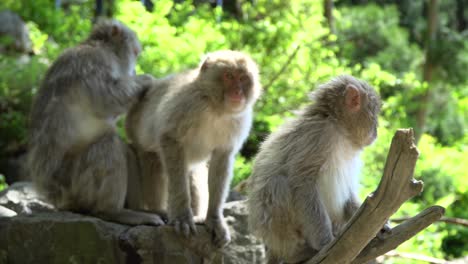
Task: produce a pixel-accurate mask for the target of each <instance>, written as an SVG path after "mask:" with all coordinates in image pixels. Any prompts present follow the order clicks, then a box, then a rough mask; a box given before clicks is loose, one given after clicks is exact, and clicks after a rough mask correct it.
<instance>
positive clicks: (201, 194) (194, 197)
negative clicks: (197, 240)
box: [190, 163, 208, 223]
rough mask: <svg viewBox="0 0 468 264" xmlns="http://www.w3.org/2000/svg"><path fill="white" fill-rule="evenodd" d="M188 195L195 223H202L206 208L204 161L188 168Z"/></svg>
mask: <svg viewBox="0 0 468 264" xmlns="http://www.w3.org/2000/svg"><path fill="white" fill-rule="evenodd" d="M190 197H191V207H192V212H193V217H194V219H195V222H196V223H203V222H204V221H205V218H206V213H207V210H208V168H207V165H206V163H202V164H198V165H196V166H194V167H193V168H191V170H190Z"/></svg>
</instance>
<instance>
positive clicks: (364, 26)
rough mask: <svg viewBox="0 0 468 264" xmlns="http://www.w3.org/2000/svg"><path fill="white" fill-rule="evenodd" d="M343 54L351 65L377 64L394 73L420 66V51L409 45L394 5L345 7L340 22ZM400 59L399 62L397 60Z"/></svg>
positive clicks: (340, 15) (338, 32) (341, 51)
mask: <svg viewBox="0 0 468 264" xmlns="http://www.w3.org/2000/svg"><path fill="white" fill-rule="evenodd" d="M337 35H338V44H339V46H340V47H342V48H341V50H340V53H339V54H340V55H341V56H343V57H344V58H347V59H349V60H350V62H349V63H350V64H351V65H352V64H356V63H369V62H376V63H377V64H379V65H380V66H381V67H382V68H384V69H386V70H391V71H394V72H406V71H408V70H414V69H415V68H416V67H417V66H419V64H420V61H419V59H418V58H421V56H422V52H421V50H420V49H419V48H418V47H417V46H416V45H414V44H411V43H410V42H409V38H408V32H407V31H406V30H404V29H403V28H401V27H400V26H399V20H398V10H397V8H396V7H395V6H385V7H380V6H377V5H375V4H369V5H364V6H359V7H354V6H353V7H349V8H348V7H346V8H342V9H341V10H340V12H339V19H338V21H337ZM395 56H398V59H394V57H395Z"/></svg>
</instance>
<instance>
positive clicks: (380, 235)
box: [377, 222, 392, 239]
mask: <svg viewBox="0 0 468 264" xmlns="http://www.w3.org/2000/svg"><path fill="white" fill-rule="evenodd" d="M390 234H392V228H391V227H390V224H389V223H388V222H387V223H385V225H384V226H383V227H382V229H380V231H379V233H377V238H379V239H384V238H385V237H386V236H388V235H390Z"/></svg>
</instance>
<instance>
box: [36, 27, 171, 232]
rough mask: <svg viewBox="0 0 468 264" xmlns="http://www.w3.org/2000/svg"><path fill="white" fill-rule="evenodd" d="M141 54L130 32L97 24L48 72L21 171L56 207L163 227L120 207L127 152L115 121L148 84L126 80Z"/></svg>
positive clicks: (140, 79)
mask: <svg viewBox="0 0 468 264" xmlns="http://www.w3.org/2000/svg"><path fill="white" fill-rule="evenodd" d="M140 51H141V46H140V43H139V41H138V38H137V36H136V35H135V33H134V32H133V31H132V30H130V29H129V28H128V27H126V26H125V25H123V24H121V23H120V22H117V21H104V22H102V23H100V24H98V25H97V26H96V27H95V28H94V29H93V30H92V32H91V34H90V36H89V37H88V39H86V40H85V41H84V42H83V43H81V44H80V45H78V46H77V47H74V48H70V49H68V50H66V51H65V52H64V53H63V54H61V55H60V56H59V58H58V59H57V60H56V61H55V62H54V63H53V65H52V66H51V67H50V68H49V70H48V71H47V73H46V76H45V78H44V80H43V82H42V85H41V87H40V89H39V91H38V93H37V95H36V98H35V101H34V104H33V107H32V111H31V115H30V138H29V154H28V168H29V171H30V174H31V176H32V178H33V181H34V183H35V184H36V186H37V187H38V190H39V192H40V193H42V194H44V196H45V197H46V198H47V199H48V200H49V201H50V202H52V203H53V204H54V205H55V206H56V207H57V208H59V209H63V210H71V211H76V212H84V213H89V214H92V215H96V216H99V217H102V218H104V219H107V220H111V221H115V222H120V223H123V224H131V225H136V224H153V225H161V224H163V223H164V221H163V219H162V218H161V217H160V216H158V215H156V214H149V213H144V212H136V211H132V210H128V209H124V208H123V207H124V202H125V196H126V192H127V177H128V170H127V159H126V156H127V153H128V151H129V150H128V149H127V146H126V145H125V144H124V143H123V142H122V141H121V139H120V138H119V137H118V135H117V133H116V129H115V123H116V120H117V117H118V116H119V115H121V114H123V113H125V112H126V111H127V110H128V108H129V107H130V106H131V105H132V104H133V103H135V102H136V101H137V100H138V97H141V96H143V93H144V92H145V90H146V89H147V87H148V85H149V84H150V83H151V82H152V79H153V78H152V77H151V76H149V75H140V76H134V75H133V72H134V67H135V63H136V59H137V57H138V54H139V53H140Z"/></svg>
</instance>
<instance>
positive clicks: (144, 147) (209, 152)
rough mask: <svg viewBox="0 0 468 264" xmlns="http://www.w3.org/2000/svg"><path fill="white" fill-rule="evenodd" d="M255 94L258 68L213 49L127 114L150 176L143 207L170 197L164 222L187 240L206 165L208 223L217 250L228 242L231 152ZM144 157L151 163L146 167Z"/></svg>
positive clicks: (243, 132) (242, 135)
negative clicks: (225, 205)
mask: <svg viewBox="0 0 468 264" xmlns="http://www.w3.org/2000/svg"><path fill="white" fill-rule="evenodd" d="M260 92H261V87H260V83H259V73H258V68H257V65H256V64H255V62H254V61H253V60H252V59H251V58H250V57H249V56H247V55H245V54H243V53H241V52H238V51H217V52H213V53H211V54H208V55H207V56H206V59H204V60H202V62H201V63H200V65H199V67H197V68H196V69H192V70H189V71H186V72H183V73H180V74H175V75H171V76H169V77H166V78H163V79H159V80H156V81H155V82H154V84H153V87H152V88H151V90H149V91H148V93H147V95H146V96H145V98H144V99H143V101H142V103H140V104H138V105H135V106H134V107H133V108H132V109H131V111H130V112H129V115H128V116H127V135H128V136H129V139H130V140H131V141H132V144H134V145H135V146H137V148H138V149H139V150H140V151H139V153H140V159H141V161H143V162H142V163H145V164H146V165H145V164H143V166H142V167H143V168H145V167H146V169H143V170H144V171H145V170H146V172H148V171H149V173H143V181H146V182H150V183H151V184H143V186H144V187H145V188H146V190H147V191H144V190H143V193H146V194H144V196H150V197H149V199H150V201H147V202H146V204H153V205H154V206H156V208H157V209H162V208H160V207H165V206H166V204H165V201H164V200H165V199H168V204H167V207H168V208H167V209H168V213H169V219H170V221H171V222H172V223H173V224H174V225H175V228H176V230H177V232H179V233H183V234H184V235H186V236H188V235H189V234H190V233H195V231H196V230H195V221H194V210H199V211H200V210H203V209H200V207H202V206H203V204H204V202H203V201H202V200H203V197H200V194H201V196H203V194H204V192H203V190H197V188H196V187H197V186H202V185H203V183H202V184H201V185H200V183H199V182H200V181H201V180H200V179H201V178H203V176H205V177H206V172H205V171H206V167H205V166H206V165H207V162H209V168H208V180H207V181H208V190H209V201H208V209H207V213H206V219H205V224H206V226H207V228H208V229H209V230H210V231H211V232H213V237H214V244H215V245H216V246H218V247H223V246H224V245H226V244H227V243H228V242H229V241H230V235H229V231H228V230H227V226H226V224H225V221H224V219H223V213H222V212H223V203H224V200H225V197H226V192H227V188H228V186H229V182H230V179H231V175H232V169H233V168H232V167H233V163H234V155H235V154H236V153H237V152H238V151H239V149H240V147H241V145H242V144H243V142H244V140H245V139H246V138H247V135H248V133H249V131H250V127H251V123H252V114H253V113H252V110H253V105H254V103H255V101H256V100H257V99H258V97H259V95H260ZM141 156H143V157H144V158H141ZM148 159H149V160H152V162H148V161H146V162H145V160H148ZM147 164H151V166H152V168H149V169H148V166H147ZM203 181H205V183H204V185H206V179H203ZM165 184H167V188H166V187H165ZM148 187H150V188H154V189H148ZM167 194H168V197H166V196H167ZM197 194H198V195H197ZM146 198H148V197H146ZM158 206H159V208H158ZM197 208H198V209H197ZM149 209H153V208H149ZM195 213H196V214H197V213H199V212H195Z"/></svg>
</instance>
